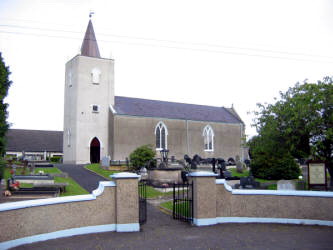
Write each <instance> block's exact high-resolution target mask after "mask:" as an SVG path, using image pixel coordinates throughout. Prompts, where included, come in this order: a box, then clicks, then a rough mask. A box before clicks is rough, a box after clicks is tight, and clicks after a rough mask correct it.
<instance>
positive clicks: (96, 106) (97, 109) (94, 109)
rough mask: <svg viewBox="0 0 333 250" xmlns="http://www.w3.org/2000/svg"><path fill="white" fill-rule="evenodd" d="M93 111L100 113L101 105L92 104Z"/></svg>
mask: <svg viewBox="0 0 333 250" xmlns="http://www.w3.org/2000/svg"><path fill="white" fill-rule="evenodd" d="M92 112H93V113H98V112H99V105H95V104H94V105H92Z"/></svg>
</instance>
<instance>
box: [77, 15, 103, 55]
mask: <svg viewBox="0 0 333 250" xmlns="http://www.w3.org/2000/svg"><path fill="white" fill-rule="evenodd" d="M81 55H83V56H91V57H98V58H100V57H101V56H100V54H99V49H98V45H97V40H96V37H95V32H94V28H93V25H92V22H91V20H89V23H88V27H87V30H86V34H85V35H84V39H83V42H82V46H81Z"/></svg>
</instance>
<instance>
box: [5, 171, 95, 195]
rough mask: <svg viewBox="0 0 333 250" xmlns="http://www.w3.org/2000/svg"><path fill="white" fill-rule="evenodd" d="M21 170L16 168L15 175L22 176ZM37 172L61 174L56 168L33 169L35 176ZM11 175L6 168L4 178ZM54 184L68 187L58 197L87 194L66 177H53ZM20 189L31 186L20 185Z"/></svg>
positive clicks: (26, 184)
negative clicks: (63, 184) (64, 184)
mask: <svg viewBox="0 0 333 250" xmlns="http://www.w3.org/2000/svg"><path fill="white" fill-rule="evenodd" d="M22 171H23V169H22V168H17V169H16V174H17V175H20V174H22ZM39 171H43V172H44V174H51V173H53V174H60V173H62V172H61V170H59V169H58V168H56V167H53V168H35V174H38V173H39ZM28 174H29V173H28V171H26V175H28ZM10 176H11V174H10V169H9V168H6V169H5V178H6V179H7V178H10ZM54 182H55V183H65V182H67V183H68V186H67V187H66V192H65V193H62V194H60V196H70V195H81V194H89V193H88V191H87V190H85V189H84V188H82V187H81V186H80V185H79V184H78V183H77V182H76V181H74V180H73V179H72V178H70V177H68V178H63V177H54ZM20 186H21V187H24V188H30V187H33V185H32V184H30V183H21V185H20Z"/></svg>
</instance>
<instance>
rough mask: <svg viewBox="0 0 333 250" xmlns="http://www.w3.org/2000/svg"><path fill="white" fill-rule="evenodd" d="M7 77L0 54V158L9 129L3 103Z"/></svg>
mask: <svg viewBox="0 0 333 250" xmlns="http://www.w3.org/2000/svg"><path fill="white" fill-rule="evenodd" d="M9 75H10V72H9V67H7V66H6V65H5V62H4V60H3V58H2V54H1V52H0V156H3V155H4V154H5V152H6V140H5V135H6V132H7V130H8V128H9V124H8V123H7V121H6V119H7V116H8V112H7V107H8V104H7V103H5V102H4V99H5V97H6V96H7V94H8V89H9V87H10V85H11V84H12V82H11V81H10V80H9Z"/></svg>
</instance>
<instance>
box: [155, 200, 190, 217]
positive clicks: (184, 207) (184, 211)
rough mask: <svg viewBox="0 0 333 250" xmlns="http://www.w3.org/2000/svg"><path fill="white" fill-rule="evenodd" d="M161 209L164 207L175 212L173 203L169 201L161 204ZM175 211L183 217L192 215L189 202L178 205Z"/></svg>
mask: <svg viewBox="0 0 333 250" xmlns="http://www.w3.org/2000/svg"><path fill="white" fill-rule="evenodd" d="M160 205H161V207H164V208H166V209H169V210H171V211H172V210H173V201H167V202H163V203H161V204H160ZM175 211H176V212H177V211H179V213H180V214H181V215H182V216H185V217H187V216H189V215H190V214H191V211H190V204H189V202H188V201H187V202H185V201H184V202H181V203H176V209H175Z"/></svg>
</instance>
